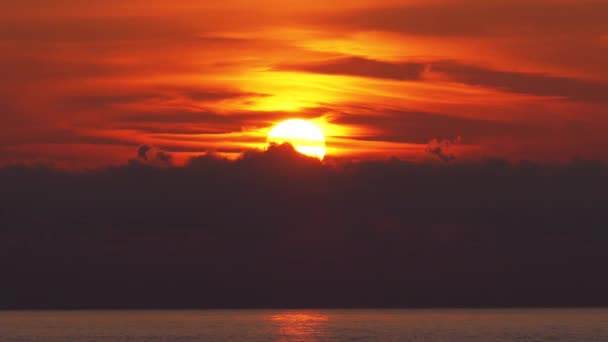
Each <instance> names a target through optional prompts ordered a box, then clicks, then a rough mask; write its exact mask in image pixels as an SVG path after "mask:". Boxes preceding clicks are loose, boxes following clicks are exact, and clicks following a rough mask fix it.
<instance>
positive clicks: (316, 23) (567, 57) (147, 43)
mask: <svg viewBox="0 0 608 342" xmlns="http://www.w3.org/2000/svg"><path fill="white" fill-rule="evenodd" d="M2 8H3V10H2V12H1V13H0V50H1V51H2V53H1V54H0V74H1V77H0V118H1V125H0V164H2V165H7V164H15V163H43V164H52V165H56V166H59V167H65V168H91V167H93V168H94V167H103V166H108V165H122V164H125V163H127V161H128V160H129V159H131V158H133V157H136V156H137V154H138V152H141V147H142V146H145V147H146V148H153V149H155V150H157V151H160V152H161V153H162V155H167V156H170V157H171V160H172V162H174V163H176V164H185V163H186V161H187V160H188V159H189V158H192V157H194V156H198V155H201V154H204V153H207V152H213V153H215V154H218V155H222V156H226V157H230V158H233V157H236V156H238V155H240V154H241V153H243V152H245V151H250V150H252V149H261V148H264V146H265V140H266V136H267V134H268V132H269V130H270V129H271V128H272V127H273V126H274V125H276V124H277V123H279V122H281V121H283V120H286V119H290V118H304V119H310V120H312V121H313V122H315V123H316V124H317V125H319V126H320V127H321V128H322V130H323V131H324V133H325V135H326V141H327V156H328V158H330V159H331V158H346V159H353V160H365V159H387V158H389V157H398V158H401V159H404V160H410V161H423V160H428V159H438V160H444V161H451V160H478V159H483V158H487V157H500V158H505V159H509V160H533V161H537V162H547V163H554V162H565V161H569V160H572V159H573V158H578V159H594V160H603V161H606V160H608V138H607V135H606V133H605V132H606V129H607V128H608V117H607V116H606V112H607V109H608V63H606V60H608V20H606V15H605V14H606V13H608V3H607V2H606V1H601V0H577V1H574V0H536V1H523V0H521V1H520V0H509V1H507V0H487V1H483V2H482V1H473V0H433V1H421V0H402V1H400V0H349V1H345V0H335V1H326V0H323V1H320V0H309V1H278V0H255V1H254V0H224V1H218V2H216V1H191V0H185V1H168V0H147V1H136V0H129V1H123V0H121V1H118V0H108V1H103V2H91V1H82V0H58V1H42V0H20V1H15V0H3V1H2ZM144 154H145V152H144Z"/></svg>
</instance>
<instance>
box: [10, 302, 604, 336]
mask: <svg viewBox="0 0 608 342" xmlns="http://www.w3.org/2000/svg"><path fill="white" fill-rule="evenodd" d="M0 341H2V342H13V341H19V342H30V341H79V342H97V341H104V342H105V341H129V342H133V341H181V342H185V341H220V342H221V341H301V342H307V341H311V342H312V341H484V342H492V341H497V342H498V341H521V342H523V341H578V342H583V341H608V309H415V310H414V309H412V310H410V309H391V310H385V309H381V310H380V309H379V310H371V309H366V310H338V309H336V310H192V311H0Z"/></svg>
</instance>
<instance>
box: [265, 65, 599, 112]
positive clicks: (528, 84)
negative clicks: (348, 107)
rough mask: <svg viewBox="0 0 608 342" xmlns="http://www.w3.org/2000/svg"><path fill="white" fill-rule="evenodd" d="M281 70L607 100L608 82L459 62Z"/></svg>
mask: <svg viewBox="0 0 608 342" xmlns="http://www.w3.org/2000/svg"><path fill="white" fill-rule="evenodd" d="M276 68H277V69H278V70H297V71H306V72H313V73H319V74H327V75H349V76H361V77H372V78H380V79H388V80H400V81H418V82H427V81H429V80H428V79H427V78H426V77H425V76H426V75H425V73H427V72H428V73H430V74H432V73H439V74H442V75H445V76H446V77H447V78H448V79H450V80H452V81H454V82H459V83H463V84H466V85H471V86H483V87H489V88H495V89H499V90H502V91H506V92H512V93H520V94H527V95H534V96H553V97H564V98H567V99H570V100H574V101H584V102H607V101H608V96H606V93H608V83H606V82H600V81H591V80H585V79H578V78H569V77H560V76H552V75H547V74H540V73H523V72H515V71H509V70H495V69H490V68H486V67H483V66H475V65H468V64H464V63H461V62H458V61H446V60H427V61H417V62H388V61H379V60H373V59H367V58H362V57H345V58H340V59H336V60H330V61H325V62H311V63H303V64H298V65H279V66H277V67H276Z"/></svg>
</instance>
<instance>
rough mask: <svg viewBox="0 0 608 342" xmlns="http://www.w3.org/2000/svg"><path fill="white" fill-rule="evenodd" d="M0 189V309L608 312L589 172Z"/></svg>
mask: <svg viewBox="0 0 608 342" xmlns="http://www.w3.org/2000/svg"><path fill="white" fill-rule="evenodd" d="M140 149H141V148H140ZM142 152H143V151H141V150H140V154H141V153H142ZM146 152H147V153H144V155H146V156H149V151H146ZM140 159H141V158H140ZM0 189H2V191H1V193H0V201H1V202H0V227H1V228H0V270H1V271H0V272H1V279H2V281H1V282H0V308H208V307H353V306H354V307H372V306H374V307H375V306H380V307H384V306H386V307H392V306H401V307H429V306H473V307H474V306H562V305H563V306H587V305H590V306H599V305H608V292H606V288H608V275H607V273H606V272H605V263H606V261H607V260H608V248H607V247H608V230H607V229H608V210H606V209H607V203H608V168H607V167H606V166H605V165H603V164H600V163H596V162H588V161H576V162H572V163H570V164H568V165H561V166H543V165H537V164H533V163H526V162H524V163H520V164H517V165H513V164H510V163H509V162H506V161H502V160H485V161H481V162H478V163H457V162H452V163H443V164H413V163H408V162H403V161H398V160H390V161H384V162H361V163H356V164H341V165H336V164H335V163H325V164H321V163H319V162H318V161H316V160H314V159H309V158H306V157H303V156H300V155H298V154H295V153H294V152H293V150H292V149H290V147H289V146H280V147H276V148H272V149H271V150H269V151H268V152H265V153H249V154H246V155H245V156H244V157H243V158H242V159H240V160H238V161H236V162H229V161H225V160H222V159H218V158H214V157H212V156H205V157H200V158H196V159H194V160H192V162H191V163H190V164H189V165H188V166H187V167H182V168H173V167H155V166H151V165H147V164H145V163H143V162H136V161H133V162H131V163H130V164H129V165H128V166H125V167H120V168H113V169H108V170H104V171H95V172H86V173H67V172H61V171H56V170H52V169H48V168H35V167H7V168H4V169H1V170H0Z"/></svg>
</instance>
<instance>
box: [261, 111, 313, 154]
mask: <svg viewBox="0 0 608 342" xmlns="http://www.w3.org/2000/svg"><path fill="white" fill-rule="evenodd" d="M267 141H268V143H269V144H270V143H276V144H283V143H289V144H291V145H292V146H293V148H294V149H295V150H296V151H298V152H300V153H302V154H305V155H307V156H310V157H316V158H319V159H323V157H325V137H324V136H323V132H321V130H320V129H319V127H317V126H315V125H314V124H313V123H312V122H309V121H306V120H301V119H292V120H287V121H283V122H281V123H280V124H278V125H276V126H274V128H273V129H272V130H271V131H270V133H268V139H267Z"/></svg>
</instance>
